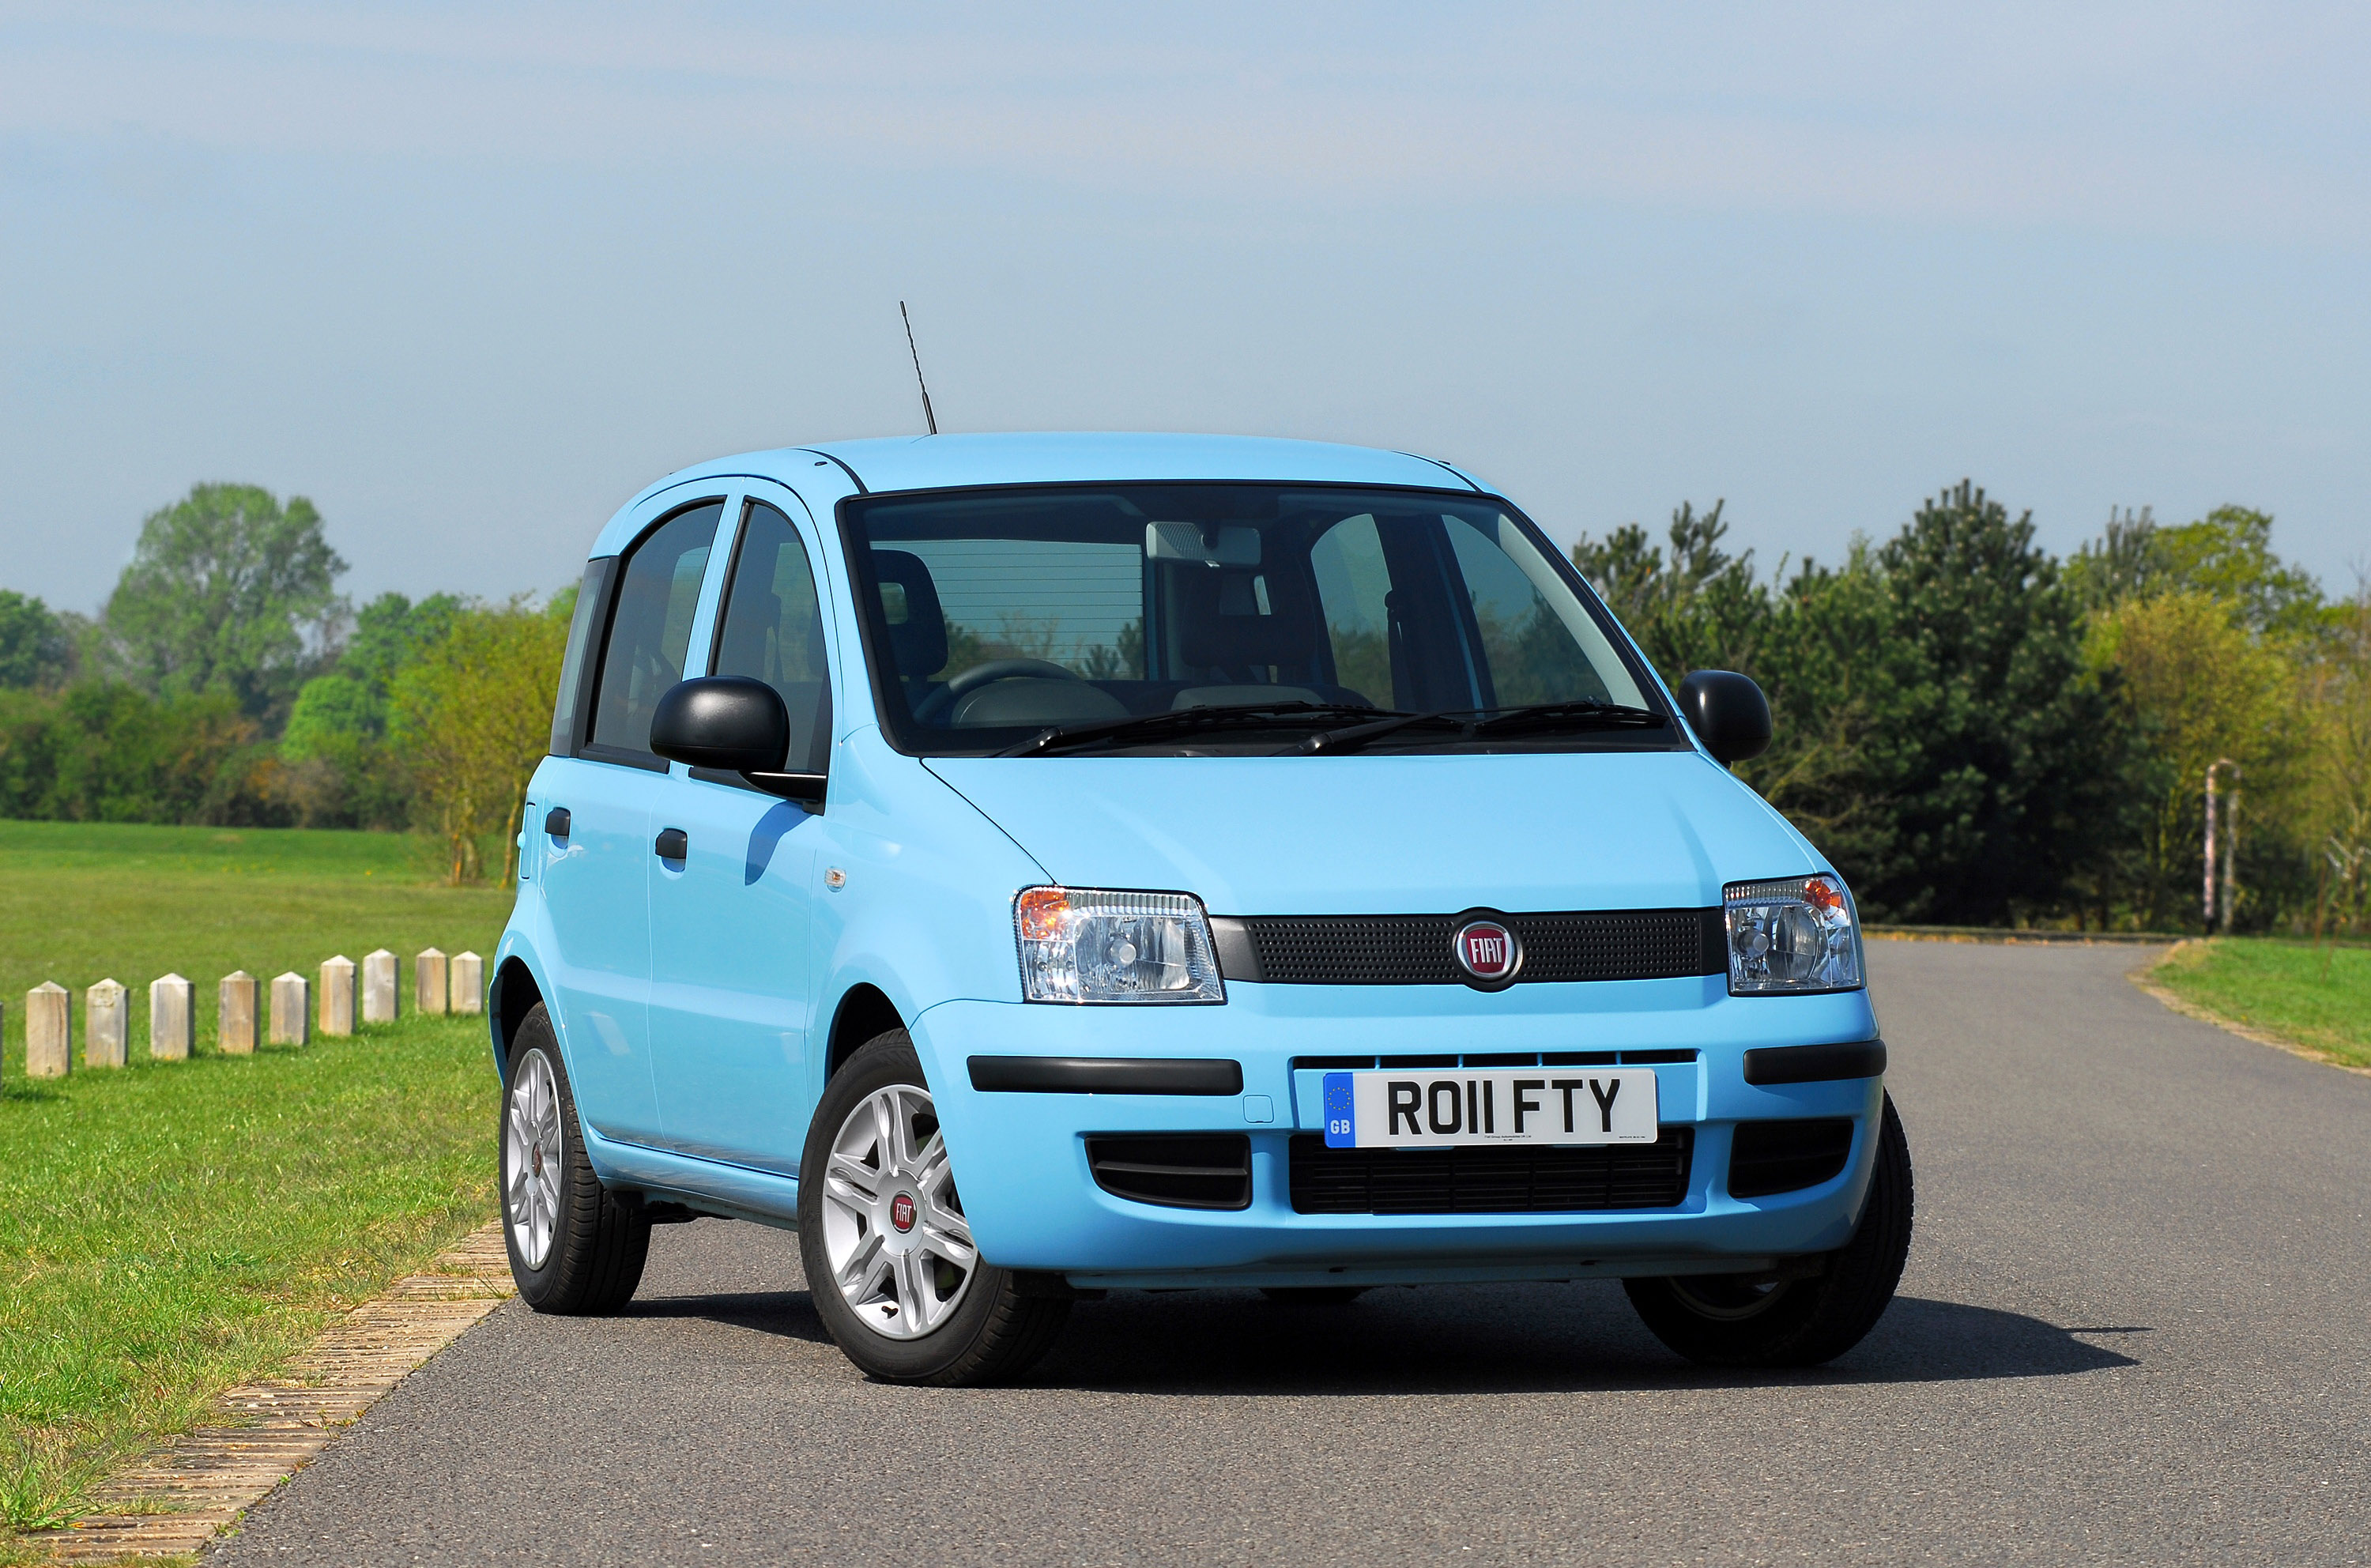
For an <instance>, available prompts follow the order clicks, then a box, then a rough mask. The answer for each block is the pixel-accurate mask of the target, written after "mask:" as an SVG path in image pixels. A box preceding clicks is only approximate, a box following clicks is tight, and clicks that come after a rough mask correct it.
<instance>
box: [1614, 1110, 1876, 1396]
mask: <svg viewBox="0 0 2371 1568" xmlns="http://www.w3.org/2000/svg"><path fill="white" fill-rule="evenodd" d="M1912 1196H1913V1194H1912V1191H1911V1175H1910V1140H1909V1139H1908V1138H1906V1137H1905V1136H1903V1131H1902V1118H1901V1117H1900V1116H1898V1115H1896V1114H1895V1113H1894V1110H1893V1097H1892V1096H1891V1095H1890V1094H1889V1095H1887V1096H1886V1097H1885V1112H1884V1119H1883V1121H1882V1123H1881V1124H1880V1126H1879V1132H1878V1139H1877V1168H1876V1170H1874V1171H1872V1172H1871V1173H1870V1176H1869V1187H1868V1203H1867V1204H1866V1205H1864V1206H1863V1207H1862V1209H1861V1216H1860V1224H1859V1226H1858V1228H1856V1229H1855V1230H1854V1231H1853V1238H1852V1239H1851V1240H1850V1241H1847V1242H1845V1244H1844V1245H1843V1246H1842V1247H1840V1248H1838V1249H1837V1250H1836V1251H1833V1252H1830V1253H1829V1254H1827V1256H1826V1257H1825V1258H1824V1259H1823V1260H1821V1261H1822V1262H1823V1264H1824V1265H1825V1266H1824V1267H1823V1268H1822V1270H1821V1272H1820V1273H1818V1274H1814V1275H1810V1276H1807V1277H1803V1278H1798V1279H1782V1280H1777V1281H1772V1280H1770V1279H1768V1278H1766V1277H1756V1276H1754V1275H1750V1274H1687V1275H1681V1276H1679V1277H1676V1278H1671V1279H1626V1280H1624V1281H1623V1282H1622V1287H1623V1288H1624V1289H1625V1291H1627V1292H1628V1293H1629V1295H1630V1305H1632V1306H1633V1307H1636V1308H1637V1309H1638V1316H1639V1317H1641V1318H1643V1319H1645V1320H1646V1323H1647V1327H1648V1329H1649V1330H1651V1331H1653V1332H1654V1335H1655V1337H1656V1338H1657V1339H1659V1340H1661V1341H1662V1342H1663V1343H1665V1344H1667V1345H1669V1346H1671V1348H1672V1349H1673V1350H1675V1351H1677V1352H1679V1353H1680V1354H1681V1355H1684V1356H1686V1357H1687V1358H1688V1359H1689V1360H1691V1361H1696V1362H1702V1363H1703V1364H1705V1365H1706V1366H1818V1365H1819V1364H1820V1363H1822V1362H1823V1361H1832V1360H1833V1359H1834V1358H1835V1357H1837V1356H1839V1355H1843V1354H1844V1353H1845V1351H1847V1350H1850V1349H1851V1348H1852V1347H1853V1346H1854V1345H1856V1344H1858V1343H1860V1342H1861V1338H1862V1336H1863V1335H1865V1334H1867V1333H1868V1331H1869V1330H1871V1329H1873V1328H1875V1327H1876V1326H1877V1320H1878V1319H1879V1317H1880V1316H1882V1315H1883V1314H1884V1311H1885V1309H1886V1304H1887V1303H1888V1302H1890V1301H1891V1300H1892V1299H1893V1290H1894V1286H1897V1285H1899V1284H1901V1283H1902V1265H1903V1263H1904V1262H1906V1261H1907V1260H1908V1259H1909V1256H1910V1219H1911V1208H1912Z"/></svg>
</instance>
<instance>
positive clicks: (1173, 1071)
mask: <svg viewBox="0 0 2371 1568" xmlns="http://www.w3.org/2000/svg"><path fill="white" fill-rule="evenodd" d="M971 1086H972V1088H974V1089H976V1090H980V1091H981V1092H982V1093H984V1094H986V1093H1005V1094H1241V1093H1242V1092H1243V1064H1242V1063H1241V1062H1228V1061H1212V1060H1209V1058H1207V1057H1197V1056H974V1057H973V1058H972V1059H971Z"/></svg>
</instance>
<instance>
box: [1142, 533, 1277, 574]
mask: <svg viewBox="0 0 2371 1568" xmlns="http://www.w3.org/2000/svg"><path fill="white" fill-rule="evenodd" d="M1144 553H1145V554H1146V555H1147V556H1148V557H1150V558H1151V559H1154V560H1192V561H1199V562H1200V563H1201V564H1203V565H1204V566H1257V565H1258V564H1259V563H1260V535H1259V530H1258V529H1257V528H1237V527H1222V528H1220V530H1219V531H1218V533H1217V534H1216V536H1213V537H1210V538H1207V539H1206V538H1205V537H1204V536H1203V532H1202V525H1200V524H1199V523H1147V524H1146V525H1144Z"/></svg>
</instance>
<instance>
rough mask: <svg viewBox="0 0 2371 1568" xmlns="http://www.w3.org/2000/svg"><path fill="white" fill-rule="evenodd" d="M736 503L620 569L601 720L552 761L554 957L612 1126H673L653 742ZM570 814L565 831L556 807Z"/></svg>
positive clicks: (607, 632)
mask: <svg viewBox="0 0 2371 1568" xmlns="http://www.w3.org/2000/svg"><path fill="white" fill-rule="evenodd" d="M723 516H724V502H723V501H722V500H718V499H707V500H694V501H692V502H690V503H689V504H688V505H679V506H677V507H675V508H673V509H672V510H670V511H666V512H665V513H664V514H663V515H661V516H660V517H658V518H656V519H654V520H653V525H652V526H651V527H650V529H649V530H648V531H646V532H645V533H644V534H643V535H642V536H641V537H640V538H639V539H637V540H636V541H635V542H634V544H633V545H632V546H631V547H630V548H629V549H628V551H627V552H626V554H625V556H624V557H623V559H621V561H620V563H619V568H618V575H617V577H616V582H617V587H616V590H615V592H614V594H611V596H610V597H611V603H610V605H608V606H607V625H606V626H603V627H600V628H594V632H595V634H596V635H597V636H598V640H599V641H598V656H597V658H595V659H591V660H588V661H587V663H588V666H589V668H590V670H591V672H592V674H591V677H590V678H591V679H592V680H593V681H594V682H595V686H594V689H593V692H592V697H591V701H590V703H589V704H588V709H587V719H588V723H587V732H586V734H585V736H584V739H583V740H582V741H581V742H580V743H579V744H576V745H575V746H574V748H573V749H574V751H575V754H576V755H574V756H573V757H567V758H561V759H556V760H555V761H554V762H552V763H551V764H549V765H547V767H548V771H547V772H546V774H545V780H546V782H545V786H544V788H543V789H542V790H541V793H542V796H543V798H542V799H541V800H538V801H537V802H536V806H537V810H538V821H536V822H535V823H532V824H529V828H528V830H529V831H530V832H535V833H540V834H541V835H542V836H543V842H542V844H541V845H540V846H538V848H539V851H540V854H539V856H538V859H540V861H541V867H540V870H538V875H539V876H540V877H541V879H542V882H543V897H544V905H545V908H546V910H547V911H548V913H549V918H550V921H551V932H552V938H553V944H554V948H555V951H554V953H553V955H552V957H551V959H550V961H549V963H548V965H547V967H548V969H549V974H550V977H551V981H552V986H553V989H554V990H555V991H556V992H557V993H558V995H557V997H556V998H555V1001H556V1005H557V1010H558V1013H559V1022H560V1028H561V1041H562V1043H564V1044H565V1046H566V1048H567V1055H568V1074H569V1079H570V1082H571V1083H572V1085H573V1088H574V1090H575V1093H576V1102H577V1107H578V1110H579V1111H580V1113H582V1114H583V1116H584V1120H585V1121H587V1122H589V1123H590V1124H592V1125H593V1127H594V1129H595V1130H596V1131H597V1132H599V1133H601V1134H602V1135H603V1136H607V1137H613V1138H622V1139H625V1140H627V1141H629V1142H636V1143H642V1142H649V1141H652V1140H653V1139H654V1138H656V1137H657V1136H658V1135H659V1130H660V1122H659V1114H658V1095H657V1087H656V1085H655V1083H654V1082H653V1078H652V1076H651V1055H650V988H651V941H650V937H651V914H650V892H649V881H648V879H649V876H650V864H651V844H652V834H653V832H654V831H655V829H654V828H653V824H652V817H653V813H654V812H655V811H656V809H657V807H658V805H659V803H660V801H661V800H662V798H663V797H664V795H665V790H666V785H667V775H666V764H665V762H664V761H663V760H661V759H660V758H659V757H658V756H657V755H654V754H653V752H652V751H651V749H650V741H651V714H652V711H653V709H655V708H656V707H657V705H658V699H659V698H660V697H661V696H662V695H664V694H665V692H666V690H667V689H668V688H669V687H670V686H674V685H675V684H676V683H677V681H679V680H681V679H682V678H683V667H684V660H685V657H686V655H687V653H688V651H689V648H690V644H691V630H692V617H693V614H694V612H695V611H696V610H697V608H698V606H699V602H700V584H701V582H702V581H703V579H704V577H705V575H706V572H707V568H708V559H709V554H710V552H711V549H712V548H714V545H715V540H716V529H717V525H718V524H719V523H720V522H721V521H722V520H723ZM558 811H564V812H566V813H567V819H566V821H567V833H566V835H565V836H564V837H563V836H561V835H559V834H557V833H555V832H554V831H553V829H554V827H555V826H556V825H557V819H555V817H554V816H553V814H552V813H554V812H558Z"/></svg>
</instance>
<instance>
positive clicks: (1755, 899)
mask: <svg viewBox="0 0 2371 1568" xmlns="http://www.w3.org/2000/svg"><path fill="white" fill-rule="evenodd" d="M1721 904H1722V905H1723V908H1724V910H1725V912H1726V913H1727V915H1728V917H1729V995H1730V996H1732V997H1745V996H1763V995H1768V994H1771V993H1774V992H1788V991H1856V990H1858V989H1860V986H1861V971H1860V917H1858V916H1856V914H1854V913H1853V902H1852V894H1850V893H1849V892H1847V891H1845V884H1844V879H1843V878H1841V877H1834V876H1816V877H1787V878H1785V879H1783V880H1781V881H1777V882H1731V883H1729V885H1728V886H1727V887H1725V888H1723V889H1721Z"/></svg>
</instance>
